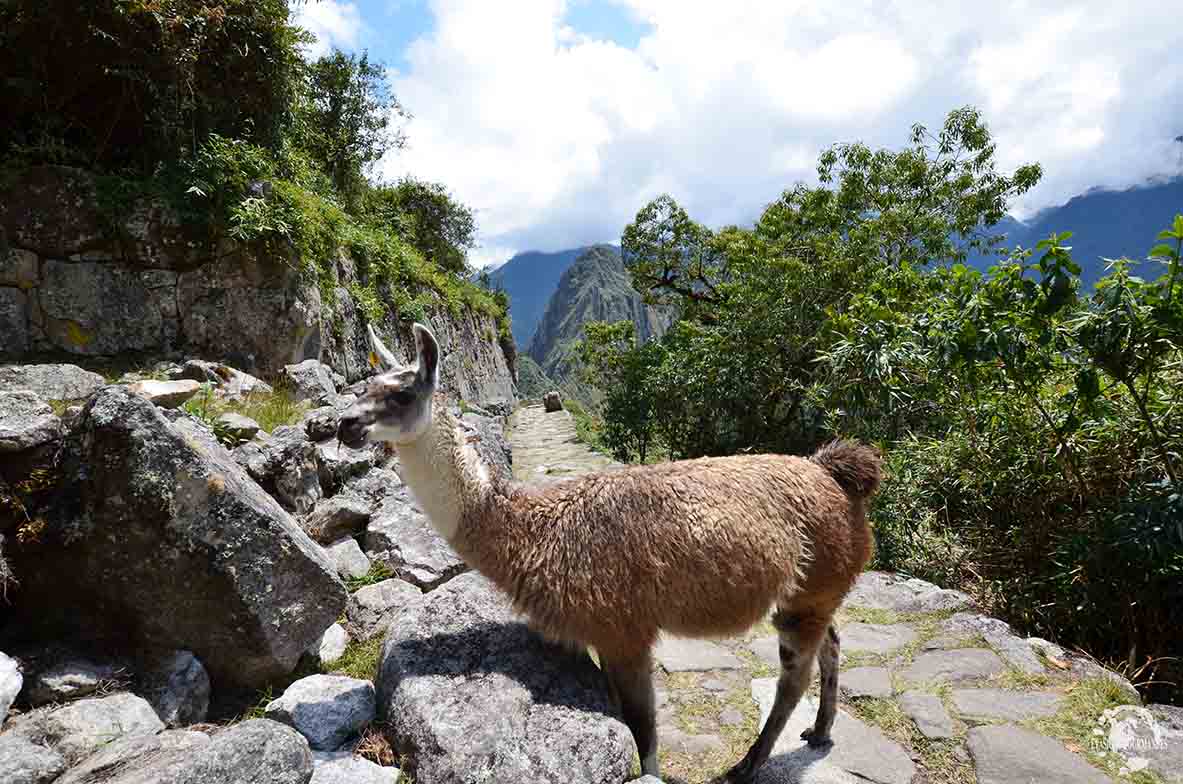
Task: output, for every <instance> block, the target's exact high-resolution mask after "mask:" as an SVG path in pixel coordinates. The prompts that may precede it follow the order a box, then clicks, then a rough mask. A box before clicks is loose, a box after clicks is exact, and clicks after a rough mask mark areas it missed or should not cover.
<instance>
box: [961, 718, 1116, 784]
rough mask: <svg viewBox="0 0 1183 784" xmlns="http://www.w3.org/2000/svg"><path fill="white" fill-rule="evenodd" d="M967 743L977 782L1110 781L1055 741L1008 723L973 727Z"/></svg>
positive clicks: (1062, 783)
mask: <svg viewBox="0 0 1183 784" xmlns="http://www.w3.org/2000/svg"><path fill="white" fill-rule="evenodd" d="M967 742H968V746H969V753H970V755H971V756H972V757H973V761H974V767H975V768H976V770H977V775H978V784H1031V782H1033V781H1037V782H1039V784H1110V779H1109V777H1108V776H1106V775H1104V774H1103V773H1101V772H1100V771H1099V770H1097V769H1096V768H1094V767H1093V766H1092V765H1089V764H1088V763H1087V762H1085V761H1084V759H1083V758H1081V757H1078V756H1077V755H1075V754H1073V753H1072V752H1070V751H1068V750H1067V749H1065V748H1064V747H1063V745H1061V744H1060V742H1059V741H1057V740H1053V739H1052V738H1048V737H1046V736H1043V735H1040V734H1038V733H1036V732H1032V731H1031V730H1027V729H1023V728H1022V727H1016V726H1014V725H1012V724H1002V725H997V726H993V727H974V728H973V729H971V730H970V731H969V737H968V739H967Z"/></svg>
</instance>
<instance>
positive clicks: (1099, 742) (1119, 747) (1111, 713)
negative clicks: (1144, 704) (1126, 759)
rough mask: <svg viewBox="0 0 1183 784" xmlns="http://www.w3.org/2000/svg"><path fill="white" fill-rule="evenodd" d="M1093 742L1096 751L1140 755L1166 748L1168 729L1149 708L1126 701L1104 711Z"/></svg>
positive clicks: (1098, 721)
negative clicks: (1129, 703) (1128, 703)
mask: <svg viewBox="0 0 1183 784" xmlns="http://www.w3.org/2000/svg"><path fill="white" fill-rule="evenodd" d="M1089 745H1090V746H1091V750H1092V751H1097V752H1105V751H1116V752H1118V753H1119V754H1124V755H1127V756H1130V755H1132V756H1137V755H1138V754H1140V753H1144V752H1147V751H1155V750H1159V749H1165V748H1166V746H1167V731H1166V728H1165V727H1164V726H1163V725H1162V724H1160V723H1159V721H1158V719H1156V718H1154V715H1153V714H1152V713H1151V712H1150V711H1149V710H1147V709H1146V708H1139V707H1135V706H1133V705H1122V706H1120V707H1117V708H1110V709H1109V710H1107V711H1105V712H1104V713H1102V714H1101V717H1100V718H1099V719H1097V726H1096V728H1094V729H1093V737H1092V739H1091V743H1090V744H1089Z"/></svg>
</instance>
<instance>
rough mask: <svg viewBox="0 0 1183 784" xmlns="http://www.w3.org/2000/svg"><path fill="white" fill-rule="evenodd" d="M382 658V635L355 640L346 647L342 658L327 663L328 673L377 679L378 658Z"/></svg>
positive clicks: (369, 679) (366, 679)
mask: <svg viewBox="0 0 1183 784" xmlns="http://www.w3.org/2000/svg"><path fill="white" fill-rule="evenodd" d="M381 658H382V636H381V635H379V636H377V637H374V638H373V639H370V640H355V641H353V642H350V643H349V645H348V646H347V647H346V648H345V653H344V655H343V656H341V658H340V659H338V660H337V661H335V662H333V663H332V664H331V665H327V666H326V667H325V668H324V669H325V672H326V673H331V674H333V675H348V676H349V677H350V678H358V679H359V680H363V681H372V680H375V679H376V677H377V675H378V660H379V659H381Z"/></svg>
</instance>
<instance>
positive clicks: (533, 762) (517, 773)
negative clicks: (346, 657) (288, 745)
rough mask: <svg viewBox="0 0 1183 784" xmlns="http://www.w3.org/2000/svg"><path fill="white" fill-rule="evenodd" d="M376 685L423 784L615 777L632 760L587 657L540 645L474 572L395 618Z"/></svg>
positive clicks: (385, 714) (384, 712) (628, 738)
mask: <svg viewBox="0 0 1183 784" xmlns="http://www.w3.org/2000/svg"><path fill="white" fill-rule="evenodd" d="M377 686H378V700H379V713H378V715H379V719H382V720H385V721H386V722H387V726H388V727H389V730H390V735H391V739H392V740H393V741H394V742H396V743H397V744H398V751H399V752H400V753H403V754H405V755H407V756H406V757H405V759H406V760H407V762H408V766H409V768H410V769H411V771H412V773H413V775H414V779H415V781H416V782H417V783H418V784H443V783H444V782H470V781H474V780H478V779H479V780H485V781H530V782H556V783H557V782H564V784H565V782H570V781H579V782H587V783H588V784H594V783H596V782H605V783H607V782H611V783H612V784H617V783H618V782H621V781H624V780H625V779H626V778H628V775H629V771H630V769H631V767H632V761H633V757H634V754H635V746H634V744H633V738H632V735H631V733H630V732H629V730H628V728H627V727H626V726H625V725H624V724H623V722H621V721H620V720H618V719H617V718H615V715H614V713H613V708H612V702H611V700H610V699H609V696H608V694H609V692H608V684H607V681H606V679H605V678H604V676H603V674H602V673H601V672H600V671H599V669H598V668H597V667H596V666H595V665H594V664H593V663H592V662H591V659H589V658H588V657H587V655H586V654H584V653H580V654H572V653H570V652H569V651H566V650H564V649H563V648H561V647H559V646H554V645H551V644H548V643H546V642H544V641H543V640H542V639H540V638H539V637H538V636H537V635H535V634H534V633H533V632H531V631H530V630H529V629H527V627H526V626H525V625H524V624H523V623H522V622H521V621H520V619H519V618H517V617H516V616H515V615H514V614H513V613H512V612H511V610H510V608H509V604H508V602H507V600H506V599H505V597H504V596H502V595H501V594H500V593H499V592H498V591H497V590H496V589H495V588H494V587H493V586H492V584H490V583H489V582H488V581H487V580H485V579H484V578H483V577H480V576H479V575H476V574H466V575H462V576H460V577H457V578H456V579H454V580H452V581H451V582H449V583H447V584H446V585H444V586H443V587H441V588H439V589H437V590H436V591H434V592H433V593H430V594H428V595H427V596H425V597H424V599H423V601H422V602H421V603H417V604H413V605H410V606H408V607H407V608H405V609H403V610H402V611H401V612H400V613H398V614H397V615H395V617H394V620H393V621H392V622H391V624H390V628H389V631H388V632H387V635H386V641H385V644H384V646H383V650H382V658H381V664H380V668H379V680H378V684H377Z"/></svg>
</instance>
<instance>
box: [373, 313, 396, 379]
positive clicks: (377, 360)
mask: <svg viewBox="0 0 1183 784" xmlns="http://www.w3.org/2000/svg"><path fill="white" fill-rule="evenodd" d="M366 334H367V335H369V338H370V364H371V365H375V366H376V367H377V368H378V369H379V370H390V369H391V368H396V367H398V360H396V359H395V358H394V354H393V353H392V352H391V351H390V349H388V348H386V344H385V343H383V342H382V340H381V338H379V337H378V333H377V332H375V331H374V327H373V325H372V324H366Z"/></svg>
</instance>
